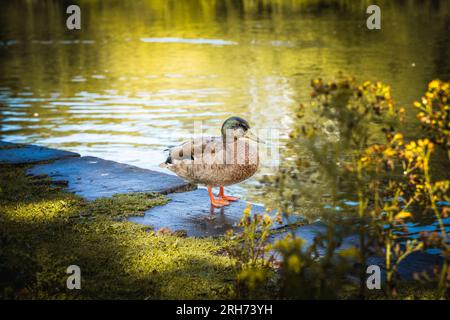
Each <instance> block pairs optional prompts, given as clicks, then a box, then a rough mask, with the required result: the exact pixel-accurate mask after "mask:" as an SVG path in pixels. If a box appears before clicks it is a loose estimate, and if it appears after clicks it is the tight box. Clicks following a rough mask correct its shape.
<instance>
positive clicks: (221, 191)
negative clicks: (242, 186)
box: [218, 187, 239, 201]
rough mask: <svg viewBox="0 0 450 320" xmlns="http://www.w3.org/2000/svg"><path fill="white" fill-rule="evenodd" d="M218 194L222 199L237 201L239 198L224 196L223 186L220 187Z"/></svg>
mask: <svg viewBox="0 0 450 320" xmlns="http://www.w3.org/2000/svg"><path fill="white" fill-rule="evenodd" d="M218 196H219V197H220V198H221V199H222V200H227V201H238V200H239V198H236V197H232V196H226V195H225V190H224V188H223V187H220V190H219V194H218Z"/></svg>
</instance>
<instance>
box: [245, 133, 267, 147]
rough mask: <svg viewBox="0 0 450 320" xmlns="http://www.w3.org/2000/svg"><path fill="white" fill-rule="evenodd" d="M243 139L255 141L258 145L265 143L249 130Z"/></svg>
mask: <svg viewBox="0 0 450 320" xmlns="http://www.w3.org/2000/svg"><path fill="white" fill-rule="evenodd" d="M245 137H246V138H247V139H250V140H253V141H256V142H258V143H264V144H265V143H266V142H265V141H264V140H261V139H260V138H258V136H257V135H256V134H254V133H253V132H251V131H250V130H248V131H247V132H246V133H245Z"/></svg>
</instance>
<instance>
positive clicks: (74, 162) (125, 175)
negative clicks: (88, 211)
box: [27, 157, 196, 200]
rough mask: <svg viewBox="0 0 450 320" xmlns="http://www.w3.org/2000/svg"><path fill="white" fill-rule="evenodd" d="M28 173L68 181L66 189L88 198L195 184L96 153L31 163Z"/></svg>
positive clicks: (186, 187)
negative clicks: (34, 164)
mask: <svg viewBox="0 0 450 320" xmlns="http://www.w3.org/2000/svg"><path fill="white" fill-rule="evenodd" d="M27 173H28V174H30V175H43V174H44V175H48V176H50V177H51V178H52V180H55V181H61V180H63V181H67V182H68V190H69V191H71V192H74V193H75V194H77V195H79V196H81V197H83V198H85V199H87V200H94V199H97V198H101V197H111V196H113V195H114V194H120V193H131V192H157V193H163V194H166V193H170V192H178V191H184V190H192V189H193V188H196V186H193V185H191V184H188V183H187V182H185V181H184V180H182V179H181V178H179V177H177V176H174V175H169V174H165V173H162V172H157V171H152V170H148V169H142V168H139V167H135V166H131V165H127V164H123V163H118V162H115V161H109V160H104V159H100V158H96V157H79V158H68V159H62V160H56V161H54V162H52V163H49V164H42V165H37V166H34V167H33V168H30V169H29V170H28V171H27Z"/></svg>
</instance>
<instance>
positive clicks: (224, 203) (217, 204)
mask: <svg viewBox="0 0 450 320" xmlns="http://www.w3.org/2000/svg"><path fill="white" fill-rule="evenodd" d="M229 204H230V203H229V202H228V201H226V200H222V199H214V200H211V205H212V206H213V207H215V208H222V207H223V206H228V205H229Z"/></svg>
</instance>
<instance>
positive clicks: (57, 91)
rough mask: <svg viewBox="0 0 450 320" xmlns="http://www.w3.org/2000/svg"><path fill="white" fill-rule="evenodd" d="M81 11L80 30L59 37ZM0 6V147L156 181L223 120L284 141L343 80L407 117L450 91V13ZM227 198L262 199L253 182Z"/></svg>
mask: <svg viewBox="0 0 450 320" xmlns="http://www.w3.org/2000/svg"><path fill="white" fill-rule="evenodd" d="M70 4H78V5H79V6H80V8H81V12H82V29H81V30H79V31H70V30H67V28H66V18H67V16H68V15H67V14H66V13H65V11H66V8H67V6H69V5H70ZM370 4H372V3H371V1H348V0H347V1H345V0H335V1H333V0H330V1H325V0H321V1H319V0H298V1H295V0H293V1H277V0H273V1H268V0H259V1H231V0H225V1H218V0H217V1H214V0H212V1H206V0H195V1H163V0H151V1H150V0H148V1H144V0H141V1H139V0H138V1H127V2H125V1H114V0H109V1H100V0H91V1H87V0H86V1H21V0H19V1H2V2H1V10H0V138H1V139H2V140H5V141H9V142H19V143H33V144H38V145H43V146H49V147H55V148H60V149H65V150H69V151H75V152H78V153H80V154H82V155H91V156H97V157H102V158H105V159H108V160H115V161H119V162H124V163H127V164H132V165H136V166H139V167H143V168H150V169H156V170H161V169H159V168H158V164H159V163H161V162H162V161H164V159H165V157H166V154H165V152H164V149H165V148H166V147H167V146H168V145H175V144H177V143H180V142H182V141H184V140H186V139H187V138H189V137H192V136H194V130H193V123H194V122H202V125H203V128H204V130H205V131H206V132H207V133H209V134H213V135H216V134H218V133H219V129H220V126H221V123H222V121H223V120H224V119H225V118H227V117H228V116H230V115H240V116H242V117H243V118H246V119H247V120H248V121H249V122H250V124H251V125H252V126H253V127H254V128H255V129H256V130H258V129H264V128H273V129H275V130H277V132H278V133H279V136H278V137H277V138H278V139H279V141H280V142H281V150H282V149H283V143H284V142H285V141H286V139H287V135H288V133H289V130H290V128H291V126H292V123H293V121H294V113H295V108H296V107H297V106H298V104H299V103H300V102H308V101H309V92H310V87H309V83H310V80H311V79H312V78H315V77H324V78H327V77H331V76H333V75H335V74H336V73H337V72H338V71H343V72H345V73H347V74H352V75H355V76H356V77H357V79H358V80H360V81H364V80H381V81H383V82H385V83H386V84H388V85H390V86H391V87H392V91H393V96H394V98H395V100H396V102H397V104H398V105H402V106H404V107H405V108H406V109H407V112H408V119H409V120H408V121H407V124H406V129H405V130H406V132H407V133H408V134H410V135H411V136H414V134H415V133H416V132H417V131H418V129H419V128H418V123H417V122H416V121H415V120H414V114H415V111H414V110H413V108H412V103H413V101H415V100H417V99H419V98H420V97H421V96H422V94H423V93H424V91H425V88H426V85H427V83H428V82H429V81H430V80H432V79H435V78H440V79H443V80H448V79H450V59H449V58H450V51H449V50H450V49H449V45H448V44H449V41H450V19H449V18H450V3H449V2H448V1H445V0H443V1H412V0H411V1H406V0H404V1H387V0H386V1H377V4H378V5H379V6H380V7H381V9H382V29H381V30H376V31H371V30H368V29H367V27H366V18H367V16H368V15H367V14H366V8H367V6H368V5H370ZM273 170H276V167H273V166H266V167H263V168H262V169H261V170H260V172H259V173H258V174H257V175H255V176H254V177H253V178H252V179H250V180H248V181H246V182H244V183H242V184H240V185H237V186H232V187H231V189H230V191H231V192H232V193H233V194H237V195H242V196H244V197H245V198H246V199H249V200H253V201H257V202H258V201H259V199H260V197H261V195H264V193H265V192H264V186H262V187H261V185H260V183H259V182H258V181H259V179H260V177H261V175H263V174H265V173H268V172H273Z"/></svg>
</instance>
